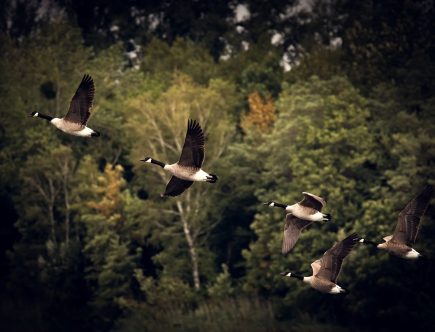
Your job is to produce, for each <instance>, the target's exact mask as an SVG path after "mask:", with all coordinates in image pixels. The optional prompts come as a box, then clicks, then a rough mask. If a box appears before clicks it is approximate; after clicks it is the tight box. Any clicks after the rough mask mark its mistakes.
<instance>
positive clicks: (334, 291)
mask: <svg viewBox="0 0 435 332" xmlns="http://www.w3.org/2000/svg"><path fill="white" fill-rule="evenodd" d="M344 292H345V290H344V289H343V288H341V287H340V286H338V285H335V286H334V287H333V288H332V289H331V290H330V291H329V293H330V294H340V293H344Z"/></svg>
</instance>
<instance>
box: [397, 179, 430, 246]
mask: <svg viewBox="0 0 435 332" xmlns="http://www.w3.org/2000/svg"><path fill="white" fill-rule="evenodd" d="M432 193H433V187H432V186H431V185H427V186H426V187H425V188H424V189H423V191H422V192H421V193H420V194H419V195H418V196H417V197H414V198H413V199H411V200H410V201H409V202H408V204H406V206H405V208H404V209H403V210H402V211H401V212H400V214H399V218H398V219H397V224H396V229H395V230H394V233H393V237H392V238H391V241H392V242H396V243H402V244H406V245H407V246H412V245H413V244H414V243H415V240H416V238H417V234H418V229H419V226H420V219H421V217H422V216H423V215H424V213H425V212H426V209H427V207H428V205H429V201H430V198H431V197H432Z"/></svg>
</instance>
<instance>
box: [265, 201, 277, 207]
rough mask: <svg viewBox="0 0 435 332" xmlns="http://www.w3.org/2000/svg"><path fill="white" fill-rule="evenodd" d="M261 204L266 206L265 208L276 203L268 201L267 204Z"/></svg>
mask: <svg viewBox="0 0 435 332" xmlns="http://www.w3.org/2000/svg"><path fill="white" fill-rule="evenodd" d="M263 204H264V205H267V206H275V204H276V203H275V202H274V201H268V202H265V203H263Z"/></svg>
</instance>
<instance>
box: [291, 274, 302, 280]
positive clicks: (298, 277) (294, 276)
mask: <svg viewBox="0 0 435 332" xmlns="http://www.w3.org/2000/svg"><path fill="white" fill-rule="evenodd" d="M290 277H292V278H296V279H299V280H301V281H302V280H304V277H303V276H301V275H299V274H296V273H292V274H291V275H290Z"/></svg>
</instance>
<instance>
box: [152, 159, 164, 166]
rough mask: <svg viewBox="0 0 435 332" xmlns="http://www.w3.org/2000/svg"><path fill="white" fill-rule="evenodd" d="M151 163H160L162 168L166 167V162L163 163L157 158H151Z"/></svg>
mask: <svg viewBox="0 0 435 332" xmlns="http://www.w3.org/2000/svg"><path fill="white" fill-rule="evenodd" d="M151 163H152V164H155V165H159V166H160V167H161V168H163V167H165V163H162V162H161V161H158V160H155V159H153V158H151Z"/></svg>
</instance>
